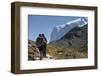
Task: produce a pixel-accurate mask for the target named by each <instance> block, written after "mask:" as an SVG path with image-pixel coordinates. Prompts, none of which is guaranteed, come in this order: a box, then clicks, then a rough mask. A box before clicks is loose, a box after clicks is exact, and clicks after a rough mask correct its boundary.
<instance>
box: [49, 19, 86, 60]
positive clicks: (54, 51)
mask: <svg viewBox="0 0 100 76" xmlns="http://www.w3.org/2000/svg"><path fill="white" fill-rule="evenodd" d="M83 19H84V18H83ZM83 21H84V20H83ZM82 24H83V23H82ZM67 27H68V28H67ZM69 27H70V26H64V28H61V30H62V32H63V30H64V34H63V35H62V32H57V33H56V34H55V33H52V34H55V37H53V38H52V39H53V40H51V42H50V43H49V44H48V52H49V53H50V55H52V56H53V57H54V58H55V59H75V58H87V55H88V23H86V22H84V24H83V25H79V24H78V23H77V25H76V24H75V25H73V27H72V25H71V27H70V28H69ZM65 29H66V30H67V29H68V31H66V32H65ZM59 30H60V29H59ZM56 31H57V30H56ZM58 33H60V34H61V36H60V37H59V38H56V37H57V36H58V35H60V34H58ZM56 35H57V36H56ZM51 36H52V35H51Z"/></svg>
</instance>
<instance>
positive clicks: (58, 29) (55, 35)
mask: <svg viewBox="0 0 100 76" xmlns="http://www.w3.org/2000/svg"><path fill="white" fill-rule="evenodd" d="M86 24H88V19H87V18H85V17H83V18H78V19H75V20H72V21H69V22H67V23H65V24H63V25H58V26H55V27H54V29H53V31H52V33H51V39H50V41H54V40H58V39H60V38H61V37H63V36H64V35H65V34H67V33H68V32H69V31H70V30H71V29H73V28H74V27H76V26H77V27H82V26H84V25H86Z"/></svg>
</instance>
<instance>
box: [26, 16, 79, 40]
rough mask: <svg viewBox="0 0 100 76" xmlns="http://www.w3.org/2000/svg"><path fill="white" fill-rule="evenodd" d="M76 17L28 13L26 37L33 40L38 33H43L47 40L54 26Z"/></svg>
mask: <svg viewBox="0 0 100 76" xmlns="http://www.w3.org/2000/svg"><path fill="white" fill-rule="evenodd" d="M77 18H80V17H73V16H43V15H28V38H29V39H31V40H33V41H35V40H36V38H37V37H38V34H39V33H44V34H45V36H46V38H47V40H48V41H49V40H50V35H51V32H52V30H53V28H54V27H55V26H57V25H62V24H65V23H66V22H68V21H71V20H74V19H77Z"/></svg>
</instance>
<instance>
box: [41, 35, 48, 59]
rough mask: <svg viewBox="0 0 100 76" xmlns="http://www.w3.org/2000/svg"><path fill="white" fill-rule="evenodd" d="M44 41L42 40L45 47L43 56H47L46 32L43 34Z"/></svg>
mask: <svg viewBox="0 0 100 76" xmlns="http://www.w3.org/2000/svg"><path fill="white" fill-rule="evenodd" d="M42 38H43V42H42V47H43V57H45V58H46V51H47V39H46V37H45V35H44V34H42Z"/></svg>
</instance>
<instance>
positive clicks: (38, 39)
mask: <svg viewBox="0 0 100 76" xmlns="http://www.w3.org/2000/svg"><path fill="white" fill-rule="evenodd" d="M42 43H43V37H42V34H39V36H38V37H37V39H36V46H37V48H38V49H39V52H40V60H42V59H43V46H42Z"/></svg>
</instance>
